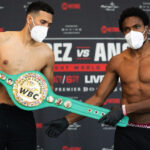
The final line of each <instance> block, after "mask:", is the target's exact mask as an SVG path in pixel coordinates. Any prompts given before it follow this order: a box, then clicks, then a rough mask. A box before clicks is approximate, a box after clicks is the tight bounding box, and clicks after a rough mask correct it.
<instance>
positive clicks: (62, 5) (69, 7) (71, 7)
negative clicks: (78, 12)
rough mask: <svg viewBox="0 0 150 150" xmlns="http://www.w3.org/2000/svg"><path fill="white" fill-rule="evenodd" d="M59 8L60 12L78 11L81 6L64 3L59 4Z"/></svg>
mask: <svg viewBox="0 0 150 150" xmlns="http://www.w3.org/2000/svg"><path fill="white" fill-rule="evenodd" d="M61 8H62V10H68V9H80V8H81V5H80V4H79V3H76V4H75V3H74V4H68V3H66V2H63V3H62V4H61Z"/></svg>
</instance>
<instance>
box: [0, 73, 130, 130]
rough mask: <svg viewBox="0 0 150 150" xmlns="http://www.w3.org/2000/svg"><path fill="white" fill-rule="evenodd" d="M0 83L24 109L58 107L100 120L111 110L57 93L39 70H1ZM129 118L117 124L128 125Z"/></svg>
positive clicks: (16, 103)
mask: <svg viewBox="0 0 150 150" xmlns="http://www.w3.org/2000/svg"><path fill="white" fill-rule="evenodd" d="M0 83H1V84H2V85H3V86H4V87H5V88H6V90H7V92H8V94H9V96H10V98H11V100H12V101H13V102H14V104H15V105H16V106H17V107H19V108H21V109H23V110H27V111H32V110H37V109H41V108H45V107H56V108H59V109H63V110H66V111H69V112H72V113H76V114H78V115H81V116H85V117H90V118H93V119H98V120H99V119H100V118H101V117H102V116H104V115H105V114H107V113H108V112H109V111H110V110H109V109H105V108H102V107H98V106H94V105H89V104H87V103H83V102H80V101H77V100H74V99H71V98H68V97H64V96H60V95H57V94H55V93H54V92H53V91H52V89H51V87H50V85H49V82H48V80H47V79H46V77H45V76H44V75H43V74H42V73H41V72H38V71H26V72H23V73H20V74H17V75H9V74H6V73H4V72H2V71H0ZM128 120H129V118H128V117H127V116H125V117H124V118H123V119H122V120H120V121H119V122H118V123H117V124H116V125H117V126H121V127H126V126H127V124H128Z"/></svg>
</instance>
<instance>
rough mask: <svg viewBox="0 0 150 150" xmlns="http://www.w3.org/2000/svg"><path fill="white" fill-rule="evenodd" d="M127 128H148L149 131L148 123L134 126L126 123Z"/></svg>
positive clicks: (149, 125)
mask: <svg viewBox="0 0 150 150" xmlns="http://www.w3.org/2000/svg"><path fill="white" fill-rule="evenodd" d="M128 126H130V127H138V128H147V129H148V128H149V129H150V123H146V124H135V123H131V122H129V123H128Z"/></svg>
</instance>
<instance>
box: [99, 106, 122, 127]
mask: <svg viewBox="0 0 150 150" xmlns="http://www.w3.org/2000/svg"><path fill="white" fill-rule="evenodd" d="M123 117H124V115H123V110H122V107H121V106H115V107H113V108H112V109H111V111H110V112H109V113H108V114H106V115H104V116H103V117H102V118H101V119H99V121H98V122H99V123H105V124H107V125H111V126H115V125H116V123H118V122H119V121H120V120H121V119H122V118H123Z"/></svg>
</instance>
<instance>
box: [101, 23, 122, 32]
mask: <svg viewBox="0 0 150 150" xmlns="http://www.w3.org/2000/svg"><path fill="white" fill-rule="evenodd" d="M100 31H101V32H102V33H103V34H106V33H108V32H120V30H119V28H118V27H107V26H105V25H104V26H102V27H101V28H100Z"/></svg>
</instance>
